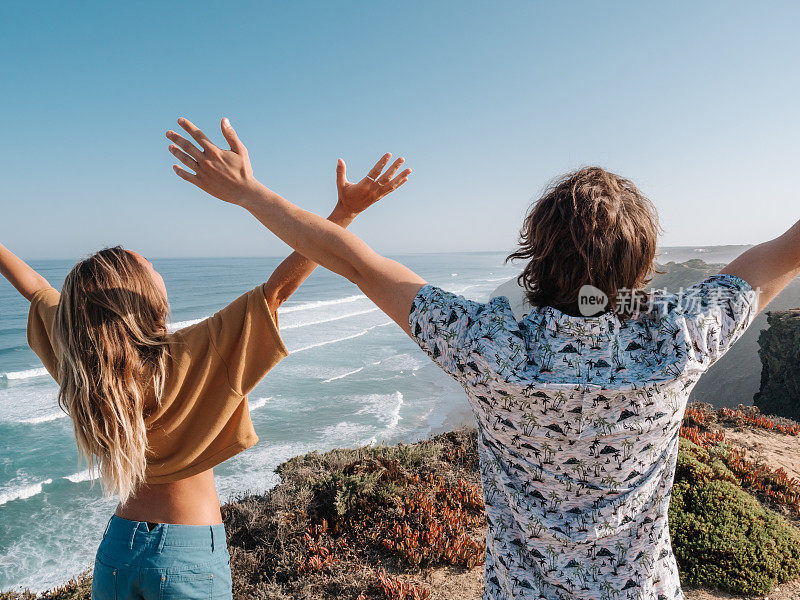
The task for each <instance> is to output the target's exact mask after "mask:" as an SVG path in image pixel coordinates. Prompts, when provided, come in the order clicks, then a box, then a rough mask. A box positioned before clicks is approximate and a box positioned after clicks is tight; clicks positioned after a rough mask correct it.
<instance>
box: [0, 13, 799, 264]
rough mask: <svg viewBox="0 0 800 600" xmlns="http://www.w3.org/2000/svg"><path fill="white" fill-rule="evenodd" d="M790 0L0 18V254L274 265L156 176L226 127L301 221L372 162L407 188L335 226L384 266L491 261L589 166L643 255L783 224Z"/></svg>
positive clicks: (253, 234) (786, 217) (792, 21)
mask: <svg viewBox="0 0 800 600" xmlns="http://www.w3.org/2000/svg"><path fill="white" fill-rule="evenodd" d="M798 22H800V4H798V3H791V2H786V3H781V2H769V3H755V2H747V3H744V2H718V3H715V2H702V3H695V2H676V3H659V5H656V4H655V3H650V2H626V3H622V2H619V3H608V2H567V3H557V2H546V3H545V2H541V3H540V2H498V3H489V2H485V3H483V2H481V3H478V2H463V1H462V2H458V3H456V2H402V3H397V2H395V3H381V2H377V3H376V2H371V3H366V2H319V3H303V2H294V3H284V2H281V3H278V2H275V3H271V4H267V3H264V2H252V3H235V2H231V3H223V2H213V3H211V2H208V3H206V2H191V3H189V2H187V3H178V2H152V3H143V2H136V3H134V2H127V3H118V2H93V3H89V2H74V3H73V2H27V3H18V2H15V3H12V2H6V3H2V5H0V49H1V51H2V60H1V61H0V81H2V87H0V108H2V118H3V128H2V129H3V134H4V135H3V138H4V141H3V144H2V146H1V147H0V174H1V175H0V203H1V206H2V210H1V211H0V240H2V242H3V243H5V244H6V245H8V246H9V247H10V248H12V249H14V250H16V251H18V252H19V253H20V254H22V255H23V256H26V257H30V258H46V257H77V256H78V255H79V254H83V253H86V252H89V251H91V250H94V249H96V248H98V247H101V246H103V245H107V244H116V243H122V244H124V245H126V246H128V247H131V248H134V249H137V250H139V251H141V252H143V253H145V254H146V255H149V256H155V257H159V256H217V255H219V256H222V255H277V254H281V253H283V252H284V251H285V246H283V245H282V243H281V242H279V241H277V240H276V239H275V238H273V237H272V236H271V235H270V234H269V233H268V232H267V231H266V230H263V229H262V228H261V227H260V226H259V225H257V224H256V223H255V222H251V218H250V217H249V215H247V214H245V213H244V212H243V211H241V210H240V209H237V208H235V207H231V206H229V205H223V204H222V203H220V202H218V201H216V200H215V199H212V198H210V197H206V196H205V195H204V194H202V193H201V192H199V191H198V190H196V189H195V188H192V187H191V186H189V185H187V184H186V183H184V182H183V181H181V180H179V179H178V178H177V177H175V176H174V175H173V173H172V171H171V168H170V165H171V164H172V162H173V160H172V157H171V156H170V155H169V154H168V152H167V150H166V143H165V140H164V137H163V132H164V131H165V130H166V129H168V128H173V127H175V125H174V122H175V119H176V118H177V117H178V116H179V115H185V116H188V117H189V118H191V119H193V120H194V121H195V122H196V123H198V124H199V125H200V126H202V127H204V128H205V129H206V130H208V131H209V132H211V133H213V134H214V135H215V136H216V137H217V139H219V130H218V123H219V119H220V117H222V116H228V117H229V118H230V119H231V121H232V123H233V124H234V126H235V127H236V128H237V130H238V131H239V134H240V136H241V137H242V139H243V141H244V142H245V143H246V144H247V145H248V147H249V149H250V154H251V156H252V159H253V162H254V168H255V172H256V175H257V176H258V177H259V178H260V179H261V180H262V181H263V182H264V183H266V184H267V185H269V186H270V187H272V188H273V189H275V190H276V191H278V192H279V193H282V194H283V195H284V196H286V197H287V198H289V199H291V200H293V201H294V202H296V203H298V204H300V205H301V206H303V207H306V208H308V209H310V210H314V211H316V212H319V213H324V212H326V211H327V210H328V209H329V208H330V207H331V206H332V205H333V202H334V199H335V188H334V167H335V162H336V159H337V158H338V157H339V156H342V157H343V158H345V160H347V162H348V167H349V170H350V174H351V178H353V177H355V176H356V175H358V176H359V177H360V176H361V175H363V173H364V171H365V169H366V168H367V167H369V166H370V165H371V163H372V162H373V161H374V160H375V159H376V158H377V157H378V156H379V155H380V154H381V153H382V152H384V151H391V152H394V153H398V154H399V153H402V154H403V155H405V156H406V157H407V160H408V165H409V166H411V167H412V168H413V169H414V175H413V176H412V179H411V181H410V182H409V183H408V184H407V185H406V186H405V188H404V189H403V190H402V191H400V192H398V193H396V194H395V195H394V196H390V197H389V198H387V199H386V200H384V203H383V204H382V205H380V206H376V207H375V208H373V209H372V212H371V213H369V214H367V215H364V216H363V217H362V220H361V222H360V223H358V224H357V225H356V226H355V228H354V230H355V231H356V232H357V233H358V234H359V235H361V236H362V237H363V238H364V239H365V240H367V241H368V242H369V243H371V244H373V245H374V246H375V247H376V248H377V249H378V250H380V251H384V252H390V253H391V252H402V251H407V252H412V251H439V250H443V251H450V250H458V251H463V250H493V249H502V250H506V249H510V248H511V247H512V246H513V243H514V239H515V235H516V232H517V228H518V225H519V224H520V222H521V219H522V217H523V215H524V213H525V209H526V208H527V206H528V204H529V202H530V200H531V199H532V198H534V197H535V196H536V195H537V194H538V192H539V191H540V190H541V189H542V187H543V185H544V184H545V183H546V182H547V181H548V180H549V179H551V178H552V177H554V176H556V175H558V174H560V173H563V172H565V171H567V170H569V169H572V168H574V167H577V166H580V165H585V164H592V163H596V164H600V165H602V166H605V167H607V168H609V169H612V170H615V171H617V172H619V173H621V174H624V175H626V176H628V177H630V178H632V179H633V180H634V181H635V182H637V183H638V184H639V186H640V187H641V188H642V189H643V190H644V191H645V192H646V193H647V194H648V195H649V196H650V197H651V198H652V199H653V200H654V201H655V202H656V205H657V206H658V208H659V210H660V213H661V217H662V223H663V225H664V229H665V232H664V237H663V244H664V245H710V244H740V243H753V242H758V241H761V240H763V239H766V238H768V237H771V236H773V235H776V234H778V233H780V232H781V231H783V230H784V229H785V228H786V227H788V225H789V224H790V223H791V222H793V221H794V220H795V219H797V218H798V217H800V193H798V186H797V180H798V175H799V174H800V164H799V163H800V151H799V148H800V144H799V143H798V140H800V124H799V123H800V115H798V107H799V106H800V78H799V77H798V74H799V73H800V64H799V63H800V42H799V41H798V35H797V32H796V26H797V23H798Z"/></svg>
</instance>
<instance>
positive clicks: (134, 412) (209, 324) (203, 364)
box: [0, 154, 405, 600]
mask: <svg viewBox="0 0 800 600" xmlns="http://www.w3.org/2000/svg"><path fill="white" fill-rule="evenodd" d="M389 160H390V155H388V154H387V155H385V156H384V157H383V158H381V160H380V161H378V163H377V164H376V165H375V167H374V168H373V169H372V170H371V171H370V173H369V175H368V176H367V177H365V178H364V179H363V180H362V181H360V182H358V183H350V182H348V181H347V179H346V174H345V167H344V163H343V162H341V161H340V163H339V165H338V168H337V174H338V177H337V186H338V190H339V201H338V203H337V204H336V207H335V208H334V210H333V212H332V213H331V215H330V217H329V222H331V223H335V224H337V225H339V226H343V227H346V226H347V225H349V224H350V223H351V222H352V220H353V218H354V217H355V216H356V215H357V214H358V213H360V212H361V211H363V210H364V209H366V208H367V207H368V206H370V205H371V204H373V203H374V202H376V201H377V200H379V199H380V198H381V197H383V196H385V195H386V194H388V193H389V192H391V191H393V190H394V189H396V188H398V187H399V186H400V185H402V183H403V182H404V181H405V176H404V175H403V176H397V177H394V175H395V174H396V173H397V171H398V170H399V168H400V166H401V164H402V162H403V159H402V158H400V159H398V160H396V161H395V162H394V163H393V164H392V165H391V166H390V167H389V168H388V169H387V170H386V171H385V172H383V170H384V168H385V167H386V165H387V164H388V161H389ZM315 267H316V264H315V263H313V262H311V261H310V260H307V259H306V258H303V257H302V256H301V255H299V254H297V253H294V254H292V255H291V256H289V258H287V259H286V260H285V261H283V262H282V263H281V264H280V266H278V268H277V269H276V270H275V272H274V273H272V275H271V277H270V278H269V280H268V281H267V282H266V283H264V284H261V285H258V286H257V287H256V288H255V289H253V290H251V291H249V292H247V293H246V294H244V295H243V296H241V297H240V298H238V299H236V300H234V301H233V302H232V303H231V304H230V305H228V306H227V307H225V308H224V309H222V310H221V311H219V312H218V313H216V314H215V315H213V316H212V317H210V318H208V319H206V320H204V321H202V322H200V323H197V324H196V325H192V326H191V327H187V328H185V329H181V330H179V331H177V332H174V333H169V332H168V330H167V315H168V311H169V306H168V304H167V293H166V288H165V286H164V281H163V280H162V278H161V276H160V275H159V274H158V273H157V272H156V271H155V269H154V268H153V265H152V264H151V263H150V261H148V260H147V259H145V258H144V257H142V256H141V255H139V254H137V253H136V252H132V251H129V250H125V249H123V248H120V247H116V248H107V249H105V250H101V251H100V252H98V253H96V254H94V255H92V256H90V257H89V258H87V259H85V260H82V261H81V262H79V263H78V264H77V265H75V267H74V268H73V269H72V270H71V271H70V272H69V274H68V275H67V277H66V279H65V281H64V285H63V287H62V290H61V293H59V292H58V291H57V290H55V289H54V288H52V287H51V286H50V285H49V283H48V282H47V281H46V280H45V279H44V278H43V277H42V276H41V275H39V274H38V273H36V272H35V271H34V270H33V269H32V268H30V267H29V266H28V265H26V264H25V263H24V262H23V261H22V260H20V259H19V258H17V257H16V256H14V254H12V253H11V252H10V251H8V250H7V249H6V248H4V247H3V246H0V272H2V274H3V275H4V276H5V277H6V278H7V279H8V280H9V281H10V282H11V284H12V285H14V287H16V289H17V290H19V292H20V293H21V294H22V295H23V296H25V298H27V299H28V300H29V301H30V302H31V306H30V314H29V319H28V341H29V343H30V346H31V348H32V349H33V350H34V351H35V352H36V354H37V355H38V356H39V357H40V358H41V360H42V363H43V364H44V366H45V367H46V368H47V370H48V371H49V372H50V374H51V375H52V376H53V377H54V378H55V379H56V381H57V382H58V383H59V385H60V391H59V404H60V406H61V407H62V408H63V410H64V411H66V413H67V414H68V415H69V416H70V417H71V419H72V423H73V427H74V431H75V437H76V439H77V443H78V449H79V451H80V454H81V456H82V457H84V458H85V459H86V460H87V461H88V462H90V463H92V464H94V465H95V466H96V468H97V469H98V470H99V473H100V475H101V481H102V484H103V487H104V490H105V492H106V493H108V494H112V493H116V494H118V495H119V506H118V507H117V509H116V512H115V514H114V516H112V517H111V519H110V521H109V524H108V526H107V528H106V531H105V534H104V537H103V540H102V542H101V544H100V547H99V549H98V551H97V558H96V561H95V567H94V583H93V586H92V598H94V599H95V600H109V599H115V600H126V599H133V598H136V599H144V600H156V599H158V598H188V599H191V598H215V599H216V598H231V576H230V567H229V558H228V551H227V547H226V541H225V529H224V527H223V525H222V524H221V523H222V518H221V515H220V507H219V498H218V496H217V492H216V489H215V486H214V475H213V467H214V466H215V465H218V464H219V463H221V462H223V461H224V460H226V459H228V458H230V457H232V456H234V455H235V454H237V453H239V452H242V451H243V450H245V449H247V448H248V447H250V446H252V445H253V444H255V443H256V441H257V437H256V433H255V431H254V430H253V426H252V424H251V422H250V417H249V413H248V409H247V394H248V392H250V390H252V389H253V387H254V386H255V385H256V384H257V383H258V382H259V381H260V380H261V379H262V378H263V377H264V375H265V374H266V373H267V372H268V371H269V370H270V369H271V368H272V367H274V366H275V365H276V364H277V363H278V362H279V361H280V360H281V359H282V358H283V357H285V356H286V355H287V350H286V348H285V346H284V345H283V342H282V341H281V337H280V334H279V331H278V322H277V314H276V313H277V310H278V307H279V306H280V305H281V304H282V303H283V302H284V301H286V299H287V298H289V296H291V295H292V293H294V291H295V290H296V289H297V288H298V286H299V285H300V284H301V283H302V282H303V281H304V280H305V279H306V278H307V277H308V276H309V275H310V274H311V272H312V271H313V270H314V268H315Z"/></svg>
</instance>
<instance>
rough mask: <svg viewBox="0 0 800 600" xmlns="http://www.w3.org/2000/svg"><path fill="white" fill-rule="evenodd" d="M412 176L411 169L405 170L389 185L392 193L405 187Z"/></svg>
mask: <svg viewBox="0 0 800 600" xmlns="http://www.w3.org/2000/svg"><path fill="white" fill-rule="evenodd" d="M409 175H411V169H405V170H403V171H401V172H400V174H399V175H398V176H397V177H395V178H394V179H392V180H391V181H390V182H389V183H388V184H387V185H388V187H389V190H390V191H394V190H396V189H397V188H399V187H400V186H401V185H403V184H404V183H405V182H406V181H408V177H409Z"/></svg>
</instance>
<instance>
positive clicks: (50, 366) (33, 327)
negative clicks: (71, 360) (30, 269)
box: [28, 287, 61, 379]
mask: <svg viewBox="0 0 800 600" xmlns="http://www.w3.org/2000/svg"><path fill="white" fill-rule="evenodd" d="M60 298H61V295H60V294H59V293H58V290H56V289H55V288H52V287H46V288H42V289H41V290H39V291H38V292H36V293H35V294H34V295H33V298H31V306H30V309H29V310H28V345H29V346H30V347H31V350H33V351H34V352H35V353H36V356H38V357H39V360H41V361H42V364H43V365H44V368H45V369H47V372H48V373H50V375H52V376H53V378H54V379H55V378H56V375H57V373H58V354H57V352H56V344H55V340H54V339H53V327H54V324H55V320H56V310H58V302H59V299H60Z"/></svg>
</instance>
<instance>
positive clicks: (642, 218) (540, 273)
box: [506, 167, 659, 314]
mask: <svg viewBox="0 0 800 600" xmlns="http://www.w3.org/2000/svg"><path fill="white" fill-rule="evenodd" d="M658 232H659V224H658V214H657V212H656V209H655V206H654V205H653V203H652V202H651V201H650V200H648V199H647V197H645V196H644V194H642V192H640V191H639V189H638V188H637V187H636V186H635V185H634V184H633V182H631V181H630V180H628V179H625V178H624V177H620V176H619V175H615V174H614V173H611V172H609V171H606V170H605V169H601V168H600V167H585V168H583V169H579V170H577V171H574V172H572V173H568V174H567V175H565V176H563V177H561V178H559V179H558V180H556V181H555V182H554V183H552V184H551V185H550V186H549V187H548V188H547V190H545V193H544V194H543V195H542V197H541V198H540V199H539V200H537V201H536V202H535V203H534V204H533V205H532V206H531V208H530V210H529V211H528V215H527V216H526V217H525V222H524V223H523V226H522V229H521V231H520V237H519V249H517V250H516V251H515V252H513V253H512V254H510V255H509V256H508V258H507V259H506V260H507V261H509V260H515V259H524V260H527V261H528V262H527V264H526V265H525V269H524V270H523V272H522V274H521V275H520V276H519V283H520V285H522V286H523V287H524V288H525V290H526V291H527V294H526V295H527V298H528V301H529V302H530V303H531V304H532V305H534V306H552V307H554V308H557V309H559V310H561V311H563V312H566V313H568V314H578V313H577V301H578V291H579V290H580V288H581V286H583V285H585V284H590V285H593V286H594V287H596V288H598V289H600V290H602V291H603V292H604V293H605V294H606V296H607V297H608V298H609V301H610V306H609V308H610V309H613V310H619V308H620V307H619V298H618V295H619V292H620V290H634V289H641V288H643V287H644V286H645V285H647V283H649V282H650V280H651V279H652V273H653V264H654V263H653V261H654V259H655V253H656V243H657V241H658Z"/></svg>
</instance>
